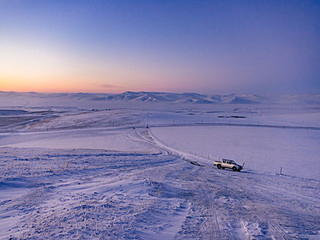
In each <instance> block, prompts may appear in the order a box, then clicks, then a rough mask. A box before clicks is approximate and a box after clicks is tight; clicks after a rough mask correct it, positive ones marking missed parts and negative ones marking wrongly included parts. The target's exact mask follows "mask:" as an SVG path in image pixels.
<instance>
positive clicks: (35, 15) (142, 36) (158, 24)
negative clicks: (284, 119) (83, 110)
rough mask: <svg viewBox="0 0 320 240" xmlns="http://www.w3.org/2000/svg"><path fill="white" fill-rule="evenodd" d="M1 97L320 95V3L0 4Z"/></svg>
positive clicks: (90, 0)
mask: <svg viewBox="0 0 320 240" xmlns="http://www.w3.org/2000/svg"><path fill="white" fill-rule="evenodd" d="M0 91H18V92H25V91H36V92H96V93H97V92H105V93H119V92H124V91H165V92H198V93H204V94H221V93H231V92H232V93H251V94H320V1H308V0H304V1H302V0H301V1H295V0H288V1H282V0H275V1H273V0H268V1H264V0H259V1H258V0H257V1H246V0H239V1H232V0H230V1H219V0H212V1H206V0H200V1H197V0H194V1H188V0H159V1H155V0H154V1H153V0H146V1H142V0H127V1H126V0H121V1H111V0H110V1H103V0H86V1H85V0H45V1H44V0H0Z"/></svg>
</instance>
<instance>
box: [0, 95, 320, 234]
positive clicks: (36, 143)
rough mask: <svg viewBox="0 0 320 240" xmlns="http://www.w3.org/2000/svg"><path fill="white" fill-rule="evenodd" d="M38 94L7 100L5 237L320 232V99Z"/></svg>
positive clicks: (1, 223) (2, 134)
mask: <svg viewBox="0 0 320 240" xmlns="http://www.w3.org/2000/svg"><path fill="white" fill-rule="evenodd" d="M21 98H22V97H21ZM18 100H19V99H17V100H16V101H18ZM33 101H34V102H35V103H36V105H32V104H33V102H31V101H30V102H29V104H26V105H23V103H22V102H15V104H16V105H15V106H8V102H9V101H7V102H6V103H5V105H1V106H0V239H10V238H11V239H320V174H319V171H318V169H319V167H320V159H319V156H320V150H319V147H318V146H319V145H320V134H319V133H320V129H319V127H320V111H319V107H318V106H313V105H312V106H310V105H307V106H306V105H303V106H300V105H294V106H292V105H285V106H284V105H281V107H279V106H278V105H271V106H266V105H248V104H242V105H241V104H240V105H231V104H217V105H215V104H211V105H208V104H170V103H130V102H126V101H123V102H108V103H104V102H101V101H99V102H98V103H97V102H90V101H85V100H81V101H79V102H77V101H78V100H75V101H73V102H70V103H62V102H61V101H57V102H52V99H51V102H45V104H44V105H42V106H41V104H39V102H41V101H40V100H39V101H35V100H34V99H33ZM23 102H25V98H23ZM63 104H64V105H63ZM95 104H96V105H95ZM219 157H223V158H232V159H234V160H236V161H238V162H240V163H242V162H245V169H244V170H243V171H242V172H240V173H238V172H233V171H228V170H218V169H216V168H214V167H213V166H212V161H213V160H214V159H216V158H219ZM280 167H283V173H284V174H283V175H279V174H278V173H279V169H280Z"/></svg>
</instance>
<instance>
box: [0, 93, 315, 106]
mask: <svg viewBox="0 0 320 240" xmlns="http://www.w3.org/2000/svg"><path fill="white" fill-rule="evenodd" d="M3 97H4V98H10V97H11V98H40V99H44V98H45V99H52V98H58V99H65V100H68V99H69V100H87V101H131V102H167V103H194V104H217V103H224V104H262V103H287V104H316V105H318V104H320V95H286V96H280V97H265V96H259V95H249V94H234V93H233V94H227V95H212V96H210V95H203V94H198V93H167V92H131V91H127V92H124V93H120V94H111V93H36V92H26V93H20V92H1V91H0V100H1V98H3Z"/></svg>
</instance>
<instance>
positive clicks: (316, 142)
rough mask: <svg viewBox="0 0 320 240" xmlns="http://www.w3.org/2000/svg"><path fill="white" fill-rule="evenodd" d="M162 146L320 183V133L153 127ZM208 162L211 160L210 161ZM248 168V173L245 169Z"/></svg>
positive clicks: (285, 130) (220, 127)
mask: <svg viewBox="0 0 320 240" xmlns="http://www.w3.org/2000/svg"><path fill="white" fill-rule="evenodd" d="M152 133H153V134H154V136H155V137H156V138H157V139H159V140H160V141H161V142H162V143H165V144H166V145H168V146H171V147H172V148H174V149H176V150H178V151H180V152H185V153H189V154H191V155H194V156H195V157H199V156H200V157H203V158H205V159H207V158H209V159H211V163H213V161H214V160H218V159H221V158H227V159H234V160H235V161H236V162H238V163H239V164H242V163H244V162H245V169H250V170H255V171H258V172H269V173H279V172H280V168H281V167H282V173H283V174H288V175H291V176H296V177H302V178H310V179H316V180H320V173H319V170H318V169H320V161H319V155H320V148H319V146H320V134H319V133H320V131H319V130H305V129H277V128H264V127H235V126H212V127H210V126H205V127H203V126H197V127H194V126H190V127H168V128H165V127H163V128H152ZM207 162H208V161H207ZM245 169H244V170H245Z"/></svg>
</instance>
